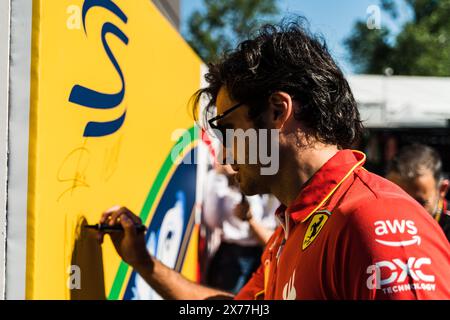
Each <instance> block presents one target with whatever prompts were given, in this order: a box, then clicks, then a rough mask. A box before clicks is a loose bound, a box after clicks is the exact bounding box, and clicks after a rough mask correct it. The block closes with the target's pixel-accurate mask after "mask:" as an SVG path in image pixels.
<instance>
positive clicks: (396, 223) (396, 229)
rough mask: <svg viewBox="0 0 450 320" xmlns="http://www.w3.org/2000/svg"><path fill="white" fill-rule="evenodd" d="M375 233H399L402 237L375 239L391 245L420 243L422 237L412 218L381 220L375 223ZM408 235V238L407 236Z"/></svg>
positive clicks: (381, 234)
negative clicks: (398, 238)
mask: <svg viewBox="0 0 450 320" xmlns="http://www.w3.org/2000/svg"><path fill="white" fill-rule="evenodd" d="M374 225H375V234H376V235H377V236H379V237H385V236H389V235H397V236H398V237H401V238H402V239H400V240H397V239H396V241H394V239H375V241H376V242H378V243H380V244H382V245H385V246H389V247H406V246H411V245H420V243H421V237H420V236H419V235H418V234H417V231H418V230H417V227H416V226H415V223H414V221H412V220H397V219H395V220H393V221H391V220H380V221H376V222H375V223H374ZM406 237H407V238H406Z"/></svg>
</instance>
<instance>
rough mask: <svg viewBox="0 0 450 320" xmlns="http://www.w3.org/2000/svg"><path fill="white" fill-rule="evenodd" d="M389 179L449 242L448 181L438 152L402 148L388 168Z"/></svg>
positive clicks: (417, 148)
mask: <svg viewBox="0 0 450 320" xmlns="http://www.w3.org/2000/svg"><path fill="white" fill-rule="evenodd" d="M386 178H387V179H389V180H391V181H392V182H394V183H396V184H397V185H399V186H400V187H401V188H402V189H403V190H405V191H406V192H407V193H408V194H409V195H410V196H411V197H413V198H414V199H416V200H417V202H419V203H420V204H421V205H422V206H423V207H424V208H425V209H426V210H427V211H428V213H429V214H430V215H431V216H432V217H433V218H434V219H435V220H436V221H437V222H438V223H439V225H440V226H441V227H442V229H443V230H444V233H445V235H446V236H447V239H448V240H449V241H450V211H449V210H448V207H447V200H446V199H445V196H446V194H447V191H448V186H449V180H448V179H445V178H444V174H443V171H442V160H441V157H440V155H439V153H438V152H437V151H436V150H435V149H433V148H431V147H429V146H426V145H422V144H413V145H409V146H405V147H403V148H402V149H401V150H400V151H399V153H398V154H397V155H396V156H395V157H394V158H393V159H392V161H391V163H390V164H389V166H388V173H387V175H386Z"/></svg>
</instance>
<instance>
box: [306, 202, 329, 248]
mask: <svg viewBox="0 0 450 320" xmlns="http://www.w3.org/2000/svg"><path fill="white" fill-rule="evenodd" d="M321 212H322V213H321ZM330 215H331V212H329V211H327V210H323V211H318V212H317V213H316V215H315V216H314V217H313V218H312V219H311V222H310V223H309V226H308V229H306V233H305V237H304V238H303V245H302V250H305V249H306V248H308V246H309V245H310V244H311V243H312V242H313V241H314V239H316V237H317V236H318V235H319V233H320V231H321V230H322V228H323V226H324V225H325V222H327V220H328V217H329V216H330Z"/></svg>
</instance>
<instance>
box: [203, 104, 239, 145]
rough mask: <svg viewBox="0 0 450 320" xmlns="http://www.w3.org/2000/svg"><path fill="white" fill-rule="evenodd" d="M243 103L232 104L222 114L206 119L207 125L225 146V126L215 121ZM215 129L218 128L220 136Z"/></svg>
mask: <svg viewBox="0 0 450 320" xmlns="http://www.w3.org/2000/svg"><path fill="white" fill-rule="evenodd" d="M243 105H244V103H243V102H241V103H238V104H236V105H234V106H232V107H231V108H230V109H228V110H227V111H225V112H224V113H222V114H219V115H217V116H215V117H214V118H212V119H209V120H208V124H209V126H210V127H211V128H212V129H213V132H214V135H215V136H216V137H217V138H218V139H219V140H220V141H221V143H222V144H223V145H224V146H226V140H225V138H226V128H225V127H223V126H220V125H217V121H219V120H222V119H223V118H225V117H226V116H227V115H229V114H230V113H232V112H233V111H235V110H237V109H238V108H239V107H241V106H243ZM215 130H218V131H219V132H220V136H219V135H218V134H217V132H216V131H215Z"/></svg>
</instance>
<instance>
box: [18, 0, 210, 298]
mask: <svg viewBox="0 0 450 320" xmlns="http://www.w3.org/2000/svg"><path fill="white" fill-rule="evenodd" d="M200 66H201V61H200V60H199V58H198V57H197V56H196V55H195V54H194V52H193V51H192V50H191V49H190V48H189V46H188V45H187V44H186V43H185V42H184V41H183V40H182V38H181V37H180V35H179V34H178V33H177V32H176V30H175V29H173V27H172V26H171V25H170V24H169V23H168V22H167V21H166V20H165V19H164V18H163V17H162V16H161V14H160V13H159V12H158V10H157V9H156V8H155V7H154V5H153V4H152V2H151V1H149V0H132V1H130V0H114V1H111V0H84V1H83V0H35V1H33V36H32V71H31V72H32V73H31V79H32V80H31V115H30V149H29V191H28V218H27V270H26V297H27V299H71V298H75V299H88V298H91V299H103V298H109V299H123V298H126V299H135V298H153V297H155V294H154V293H152V292H151V290H150V289H148V288H145V286H142V283H141V281H140V279H138V277H137V275H135V274H133V273H132V271H131V270H130V268H129V267H128V266H127V265H126V264H124V263H123V262H121V260H120V258H119V257H118V256H117V254H116V253H115V251H114V248H113V246H112V245H111V242H110V241H109V239H106V240H105V243H104V244H103V246H101V247H100V246H99V245H98V244H97V243H96V241H95V235H93V234H92V233H90V232H88V231H86V229H85V228H84V227H83V225H85V224H94V223H97V222H98V220H99V218H100V215H101V213H102V212H103V211H104V210H106V209H107V208H109V207H111V206H113V205H122V206H127V207H128V208H130V209H131V210H132V211H133V212H135V213H136V214H138V215H140V216H141V218H142V219H143V221H144V222H145V223H146V225H147V226H148V227H149V234H148V247H149V250H150V251H152V253H154V254H158V250H160V248H159V247H158V244H159V245H160V242H161V237H163V233H164V232H167V230H166V231H164V232H163V231H162V230H160V229H161V228H160V227H161V224H163V220H164V219H165V218H168V217H169V213H170V214H171V215H172V216H171V218H170V219H177V221H178V220H180V221H182V223H181V225H180V226H179V229H178V230H177V232H179V236H178V238H177V244H176V245H174V246H175V247H176V249H175V251H174V252H177V254H176V255H173V256H171V257H167V255H166V257H165V259H168V260H167V261H168V263H169V264H172V267H173V268H176V269H177V270H179V271H182V272H183V273H184V274H185V275H186V276H188V277H189V278H191V279H195V276H196V266H195V262H196V243H195V242H196V228H195V226H194V221H193V214H192V212H193V207H194V206H193V201H195V200H194V198H195V194H192V192H193V193H195V165H180V164H179V163H178V162H177V161H178V160H180V159H182V158H184V157H189V156H191V155H193V154H194V153H195V143H196V139H197V134H196V130H195V129H194V127H193V125H194V121H193V119H192V117H191V116H190V113H189V110H188V107H187V103H188V101H189V98H190V97H191V95H192V93H193V92H195V91H196V90H197V89H198V88H199V85H200ZM177 129H186V130H188V131H187V132H188V133H189V135H188V136H189V138H188V139H181V140H180V141H182V143H181V144H180V143H178V144H177V139H178V138H179V134H178V135H177V134H174V132H175V130H177ZM180 146H181V147H180ZM174 148H178V149H177V150H176V154H178V159H174V157H173V154H174V152H173V151H174ZM189 191H190V192H191V194H190V193H189ZM158 212H160V213H158ZM155 214H158V219H156V220H155V219H153V218H155V217H156V215H155ZM152 230H153V231H154V232H150V231H152ZM171 236H172V234H171ZM158 239H159V242H158ZM167 239H168V238H167ZM167 239H166V240H167ZM159 252H160V253H161V250H160V251H159ZM77 279H78V280H80V279H81V280H80V283H77Z"/></svg>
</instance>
